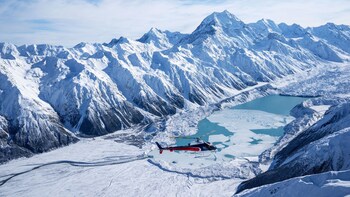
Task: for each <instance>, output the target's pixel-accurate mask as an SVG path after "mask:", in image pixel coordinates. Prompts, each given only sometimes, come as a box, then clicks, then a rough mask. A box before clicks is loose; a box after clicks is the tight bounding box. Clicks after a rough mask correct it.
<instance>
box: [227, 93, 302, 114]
mask: <svg viewBox="0 0 350 197" xmlns="http://www.w3.org/2000/svg"><path fill="white" fill-rule="evenodd" d="M305 100H307V98H304V97H294V96H280V95H270V96H265V97H262V98H258V99H255V100H253V101H250V102H247V103H244V104H241V105H237V106H234V107H233V109H251V110H260V111H265V112H269V113H273V114H280V115H289V112H290V110H291V109H293V107H294V106H296V105H297V104H299V103H301V102H303V101H305Z"/></svg>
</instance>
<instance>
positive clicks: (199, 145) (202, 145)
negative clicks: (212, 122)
mask: <svg viewBox="0 0 350 197" xmlns="http://www.w3.org/2000/svg"><path fill="white" fill-rule="evenodd" d="M212 132H214V131H212ZM212 132H210V133H212ZM210 133H207V134H205V135H208V134H210ZM174 138H185V139H195V140H196V141H195V142H196V144H191V143H189V144H188V145H187V146H167V147H162V146H161V145H160V144H159V143H158V142H156V144H157V146H158V149H159V154H162V153H163V151H164V150H169V151H170V152H173V151H174V150H177V151H194V152H198V151H209V150H210V151H215V150H216V149H217V148H216V147H215V146H214V145H212V144H211V143H210V142H207V141H204V140H202V139H201V137H174Z"/></svg>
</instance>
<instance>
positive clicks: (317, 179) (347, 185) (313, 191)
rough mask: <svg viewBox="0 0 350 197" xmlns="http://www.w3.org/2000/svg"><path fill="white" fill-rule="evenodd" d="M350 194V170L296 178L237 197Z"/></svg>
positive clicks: (249, 191)
mask: <svg viewBox="0 0 350 197" xmlns="http://www.w3.org/2000/svg"><path fill="white" fill-rule="evenodd" d="M349 194H350V170H345V171H331V172H325V173H321V174H315V175H309V176H303V177H296V178H292V179H289V180H286V181H282V182H278V183H274V184H270V185H265V186H261V187H259V188H256V189H251V190H247V191H244V192H242V193H239V194H237V195H234V196H237V197H241V196H242V197H243V196H245V197H253V196H274V197H279V196H280V197H284V196H305V195H307V196H319V197H329V196H347V195H349Z"/></svg>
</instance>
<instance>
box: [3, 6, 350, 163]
mask: <svg viewBox="0 0 350 197" xmlns="http://www.w3.org/2000/svg"><path fill="white" fill-rule="evenodd" d="M349 46H350V27H349V26H346V25H335V24H333V23H327V24H325V25H322V26H319V27H308V28H303V27H301V26H300V25H297V24H293V25H287V24H285V23H281V24H276V23H275V22H273V21H271V20H266V19H262V20H259V21H257V22H256V23H244V22H243V21H241V20H240V19H238V18H237V17H236V16H234V15H233V14H231V13H229V12H228V11H224V12H220V13H218V12H214V13H213V14H211V15H209V16H208V17H206V18H205V19H204V20H203V21H202V23H201V24H200V25H199V26H198V27H197V28H196V29H195V30H194V31H193V32H192V33H191V34H182V33H179V32H169V31H161V30H158V29H156V28H152V29H151V30H150V31H149V32H147V33H146V34H144V35H143V36H142V37H141V38H140V39H137V40H131V39H128V38H125V37H120V38H119V39H113V40H111V41H110V42H109V43H79V44H77V45H76V46H74V47H72V48H67V47H63V46H52V45H46V44H39V45H22V46H16V45H13V44H9V43H0V163H1V162H5V161H8V160H10V159H14V158H18V157H21V156H30V155H32V154H33V153H41V152H45V151H48V150H51V149H53V148H57V147H60V146H63V145H68V144H69V143H72V142H76V141H77V140H78V137H77V136H83V137H94V136H100V135H105V134H108V133H112V132H115V131H118V130H121V129H125V128H129V127H131V126H135V125H148V124H151V123H153V122H156V121H158V120H159V119H161V118H164V117H167V116H171V115H173V114H176V113H178V112H180V111H182V110H184V109H191V108H196V107H198V106H203V105H209V104H214V103H217V102H219V101H221V100H223V99H225V98H228V97H230V96H233V95H235V93H237V91H238V90H242V89H245V88H247V87H249V86H253V85H256V84H257V83H259V82H271V81H274V80H276V79H280V78H283V77H284V76H287V75H291V74H294V73H298V72H303V71H306V70H309V69H311V68H313V67H316V66H317V65H320V64H323V63H337V62H344V61H348V60H350V59H349V57H350V47H349ZM291 146H292V145H291ZM283 159H284V158H283V157H280V162H283V161H284V160H283ZM276 167H278V165H277V164H276Z"/></svg>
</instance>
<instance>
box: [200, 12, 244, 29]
mask: <svg viewBox="0 0 350 197" xmlns="http://www.w3.org/2000/svg"><path fill="white" fill-rule="evenodd" d="M202 24H212V25H216V26H223V27H227V26H239V27H241V26H242V25H243V24H244V23H243V22H242V21H241V20H240V19H239V18H237V17H236V16H235V15H233V14H231V13H230V12H229V11H227V10H225V11H223V12H214V13H212V14H210V15H209V16H207V17H206V18H205V19H204V20H203V22H202Z"/></svg>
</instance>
